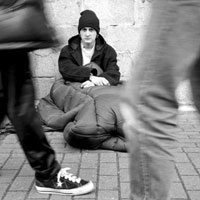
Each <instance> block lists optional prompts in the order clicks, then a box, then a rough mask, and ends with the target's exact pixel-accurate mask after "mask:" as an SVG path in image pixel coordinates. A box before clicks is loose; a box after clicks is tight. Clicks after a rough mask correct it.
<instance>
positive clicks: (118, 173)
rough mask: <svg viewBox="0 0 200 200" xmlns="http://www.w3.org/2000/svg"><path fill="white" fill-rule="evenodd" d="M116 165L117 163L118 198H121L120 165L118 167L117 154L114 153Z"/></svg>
mask: <svg viewBox="0 0 200 200" xmlns="http://www.w3.org/2000/svg"><path fill="white" fill-rule="evenodd" d="M116 162H117V163H116V165H117V181H118V184H117V185H118V200H120V199H121V186H120V167H119V154H118V152H117V153H116Z"/></svg>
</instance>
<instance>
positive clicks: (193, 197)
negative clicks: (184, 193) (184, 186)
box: [188, 191, 200, 200]
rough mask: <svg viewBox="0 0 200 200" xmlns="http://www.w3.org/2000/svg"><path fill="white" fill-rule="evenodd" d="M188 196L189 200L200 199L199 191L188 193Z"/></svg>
mask: <svg viewBox="0 0 200 200" xmlns="http://www.w3.org/2000/svg"><path fill="white" fill-rule="evenodd" d="M188 195H189V197H190V200H199V199H200V191H188Z"/></svg>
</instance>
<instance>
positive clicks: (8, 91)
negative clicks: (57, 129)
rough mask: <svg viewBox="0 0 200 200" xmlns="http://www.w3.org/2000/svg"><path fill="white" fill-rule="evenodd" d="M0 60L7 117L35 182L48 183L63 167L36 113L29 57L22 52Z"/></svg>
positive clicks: (3, 56) (11, 52) (0, 54)
mask: <svg viewBox="0 0 200 200" xmlns="http://www.w3.org/2000/svg"><path fill="white" fill-rule="evenodd" d="M0 57H1V72H2V81H3V88H4V91H5V97H6V99H7V114H8V117H9V119H10V120H11V122H12V124H13V125H14V127H15V129H16V133H17V136H18V138H19V142H20V144H21V146H22V148H23V150H24V153H25V155H26V157H27V160H28V161H29V163H30V165H31V167H32V168H33V169H34V170H35V176H36V178H38V179H49V178H51V177H52V176H54V175H55V174H56V173H57V172H58V171H59V170H60V165H59V164H58V162H57V161H56V158H55V152H54V150H53V149H52V148H51V146H50V145H49V143H48V141H47V138H46V137H45V134H44V132H43V130H42V125H41V122H40V120H39V117H38V116H37V113H36V111H35V105H34V99H35V96H34V87H33V83H32V80H31V72H30V69H29V58H28V54H27V53H26V52H23V51H10V52H0Z"/></svg>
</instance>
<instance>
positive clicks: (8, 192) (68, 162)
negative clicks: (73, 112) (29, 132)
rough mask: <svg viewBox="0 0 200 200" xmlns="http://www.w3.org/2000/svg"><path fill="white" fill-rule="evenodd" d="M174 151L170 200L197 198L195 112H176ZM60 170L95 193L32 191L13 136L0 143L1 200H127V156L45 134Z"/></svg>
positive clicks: (199, 152) (199, 170)
mask: <svg viewBox="0 0 200 200" xmlns="http://www.w3.org/2000/svg"><path fill="white" fill-rule="evenodd" d="M178 119H179V120H178V123H179V125H180V126H179V128H178V134H177V136H178V140H179V142H180V147H179V148H178V149H177V150H176V151H175V155H176V175H175V177H174V180H173V187H172V190H171V200H199V199H200V124H198V121H199V117H198V116H197V114H196V113H195V112H180V114H179V118H178ZM46 135H47V137H48V139H49V141H50V143H51V145H52V146H53V148H54V149H55V151H56V153H57V158H58V160H59V161H60V163H61V164H62V166H63V167H65V166H69V167H71V170H72V172H73V173H74V174H77V175H80V176H81V177H83V178H86V179H90V180H92V181H93V182H94V183H95V186H96V190H95V192H93V193H91V194H87V195H83V196H76V197H70V196H59V195H44V194H39V193H37V192H36V190H35V188H34V173H33V171H32V169H31V168H30V167H29V164H28V162H27V160H26V159H25V157H24V154H23V152H22V150H21V148H20V146H19V144H18V142H17V139H16V136H15V134H8V135H7V136H6V137H4V138H3V139H1V141H0V168H1V169H0V173H1V176H0V199H1V200H13V199H15V200H60V199H62V200H63V199H65V200H128V197H129V182H130V181H129V174H128V154H127V153H120V152H113V151H105V150H97V151H88V150H84V151H81V150H79V149H74V148H72V147H70V146H69V145H67V144H66V143H65V142H64V140H63V136H62V133H61V132H47V133H46Z"/></svg>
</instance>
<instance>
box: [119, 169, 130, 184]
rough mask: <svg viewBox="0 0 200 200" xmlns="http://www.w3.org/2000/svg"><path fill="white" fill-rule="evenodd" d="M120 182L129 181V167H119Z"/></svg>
mask: <svg viewBox="0 0 200 200" xmlns="http://www.w3.org/2000/svg"><path fill="white" fill-rule="evenodd" d="M119 174H120V182H130V176H129V169H120V171H119Z"/></svg>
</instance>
